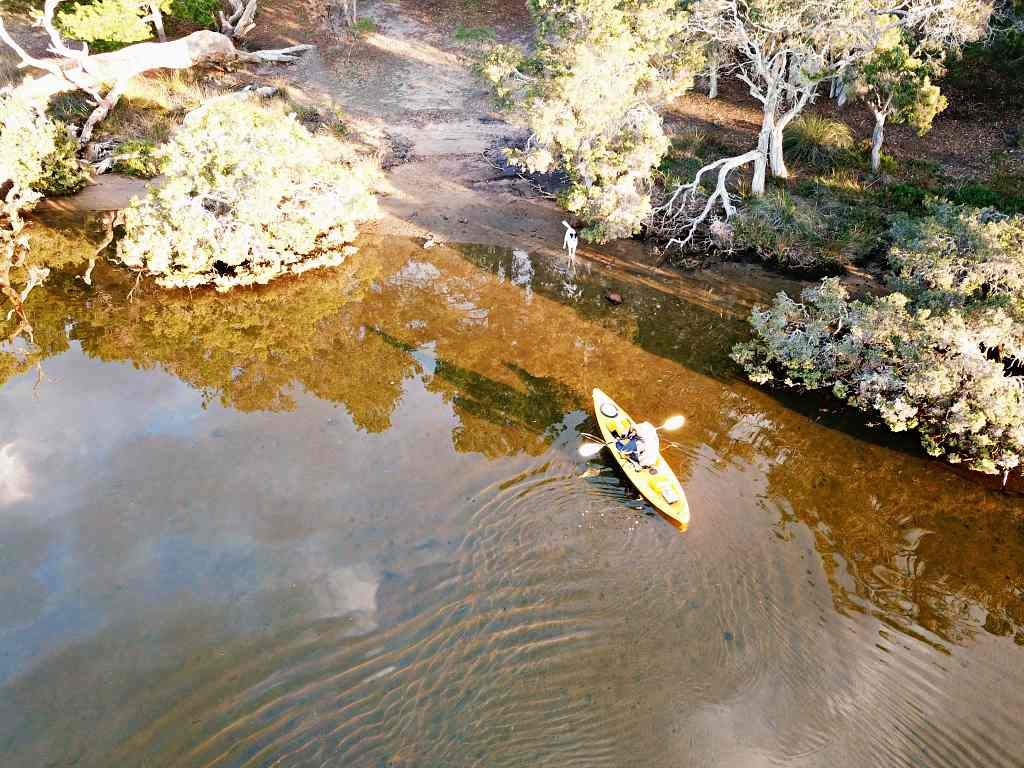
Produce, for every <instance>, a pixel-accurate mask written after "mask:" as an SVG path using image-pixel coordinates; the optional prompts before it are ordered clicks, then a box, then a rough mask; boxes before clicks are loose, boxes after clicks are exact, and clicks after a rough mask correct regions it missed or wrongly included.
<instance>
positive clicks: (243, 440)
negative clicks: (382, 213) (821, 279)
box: [0, 241, 1024, 768]
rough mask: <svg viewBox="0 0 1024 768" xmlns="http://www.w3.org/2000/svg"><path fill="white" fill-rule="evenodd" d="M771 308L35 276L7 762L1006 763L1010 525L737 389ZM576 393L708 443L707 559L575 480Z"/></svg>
mask: <svg viewBox="0 0 1024 768" xmlns="http://www.w3.org/2000/svg"><path fill="white" fill-rule="evenodd" d="M778 287H779V286H778V285H774V284H773V285H766V284H765V285H760V286H754V284H753V283H752V282H751V283H749V284H748V287H745V288H737V287H730V286H729V285H728V284H727V283H726V282H725V281H724V280H723V279H722V278H707V279H703V280H701V279H696V278H695V279H691V280H680V281H673V282H671V283H665V284H661V283H657V282H655V281H651V280H641V279H638V278H635V277H629V276H627V275H624V274H613V273H609V272H606V271H599V270H598V269H597V268H596V267H595V268H587V267H586V266H585V265H580V266H579V268H578V269H577V270H576V271H574V272H573V271H569V270H568V269H567V268H566V267H565V266H564V265H563V264H560V263H557V264H556V263H548V262H546V261H545V260H543V259H541V258H538V257H536V256H530V255H528V254H524V253H513V252H512V251H506V250H503V249H495V248H481V247H463V248H455V249H452V248H436V249H433V250H429V251H425V250H422V249H421V248H419V247H418V246H417V245H415V244H414V243H409V242H404V241H389V242H377V243H369V244H368V245H367V246H366V247H364V249H363V251H362V252H361V253H360V255H358V256H357V257H355V258H354V259H352V260H351V262H350V264H349V265H347V266H345V267H343V268H341V269H340V270H337V271H334V272H330V273H314V274H311V275H307V276H305V277H304V278H303V279H299V280H288V281H284V282H282V283H280V284H278V285H275V286H272V287H270V288H267V289H263V290H258V291H247V292H239V293H236V294H233V295H231V297H229V298H224V297H220V296H215V295H209V294H206V293H202V292H198V293H196V294H194V295H192V296H191V297H190V296H188V295H187V294H168V293H161V292H159V291H158V290H157V289H153V288H147V287H146V286H142V287H141V288H140V289H139V291H138V292H137V293H136V296H135V299H134V301H132V302H131V303H129V302H128V301H127V300H126V295H127V292H128V290H129V289H130V288H131V283H130V281H129V280H128V279H127V278H126V277H125V276H123V275H121V274H119V273H117V272H116V271H114V270H112V269H110V268H103V267H102V266H101V267H98V268H97V271H96V284H95V285H94V286H93V287H92V288H87V287H85V286H84V285H83V284H82V283H81V281H78V280H75V279H74V277H73V276H72V275H70V274H68V275H63V276H57V277H55V278H53V279H52V280H51V282H50V283H49V285H48V287H47V288H46V289H41V290H39V291H38V292H36V293H34V294H33V296H32V297H31V299H30V302H29V310H30V315H31V317H32V319H33V322H34V325H35V329H36V342H37V343H38V347H36V348H34V349H31V350H27V349H25V348H24V346H23V345H22V346H20V347H19V348H18V350H12V349H11V348H10V347H8V348H7V349H6V354H4V355H0V381H3V384H2V386H0V595H2V597H0V764H2V765H4V766H18V767H20V766H25V767H26V768H29V767H31V768H37V767H38V766H51V765H52V766H64V765H73V766H81V767H83V768H85V767H87V766H97V767H99V766H104V767H107V766H147V767H150V768H152V767H155V766H345V767H346V768H348V767H358V766H373V767H377V766H402V767H403V768H405V767H413V766H415V767H417V768H419V767H420V766H429V767H431V768H433V767H434V766H438V767H440V766H523V765H530V766H549V765H550V766H560V767H561V766H572V765H578V766H601V765H608V766H615V767H617V768H618V767H621V766H652V767H660V766H680V765H687V766H700V765H707V766H744V767H746V766H760V765H775V764H785V765H795V766H819V765H830V766H864V765H872V766H889V765H892V766H909V765H927V766H974V765H976V766H1011V765H1021V764H1022V761H1024V735H1022V733H1021V729H1020V723H1021V722H1022V721H1024V530H1022V528H1021V526H1020V524H1019V523H1016V522H1015V518H1014V514H1013V513H1014V511H1015V509H1016V508H1018V507H1019V505H1020V504H1021V503H1022V502H1021V499H1020V497H1014V496H1009V495H1004V494H1001V493H998V492H995V491H993V490H990V489H988V488H987V487H986V486H984V485H982V484H979V483H977V482H975V481H974V480H972V479H969V478H963V477H960V476H958V475H956V474H953V473H952V472H950V471H948V470H947V469H946V468H944V466H943V465H940V464H937V463H935V462H932V461H930V460H927V459H926V458H924V457H922V456H921V455H920V452H919V450H918V449H917V447H916V445H915V442H914V441H913V439H912V438H908V439H905V440H894V439H893V438H892V436H888V435H886V434H883V433H882V432H880V431H878V430H873V429H870V428H869V427H867V426H865V425H864V424H862V423H861V421H860V420H859V419H857V418H856V417H851V416H849V415H844V414H840V413H835V412H832V410H831V409H832V408H834V406H833V405H832V404H831V403H829V402H828V401H826V400H816V399H813V398H796V397H788V398H785V399H779V398H777V397H776V396H773V395H772V394H771V393H768V392H764V391H761V390H758V389H756V388H753V387H750V386H749V385H747V384H746V383H744V382H743V381H741V380H740V379H739V378H737V375H736V371H735V369H734V366H733V365H732V364H731V363H730V362H729V360H728V357H727V355H728V350H729V347H730V345H731V344H732V343H733V341H735V340H736V339H737V338H739V337H740V336H741V335H742V334H743V328H744V324H743V322H742V318H743V316H744V315H745V314H746V311H747V307H748V306H749V304H750V303H751V302H752V301H755V300H758V299H762V300H763V298H764V297H765V296H766V295H767V292H770V291H772V290H775V289H777V288H778ZM607 291H617V292H619V293H621V294H622V295H623V297H624V299H625V303H624V304H623V305H622V306H612V305H611V304H610V303H608V302H607V301H605V299H604V298H603V295H604V293H605V292H607ZM14 351H20V356H16V355H14V354H13V352H14ZM28 353H31V354H30V355H29V356H28V357H26V354H28ZM39 361H41V364H42V368H41V372H40V371H39V370H37V369H36V368H35V367H34V364H35V363H36V362H39ZM594 386H599V387H601V388H603V389H605V390H606V391H608V392H609V393H611V394H613V395H614V396H616V397H618V398H619V399H620V401H621V402H622V404H623V405H624V406H625V407H627V408H628V409H629V410H630V411H631V412H633V413H634V414H643V415H646V416H648V417H650V418H652V419H654V420H660V419H662V418H664V417H665V416H668V415H670V414H672V413H675V412H679V411H682V412H684V413H685V414H686V415H687V417H688V419H689V423H688V425H687V427H686V428H685V429H684V430H682V431H680V432H679V433H676V434H675V435H674V436H673V437H672V440H673V441H674V444H672V445H670V446H669V447H667V448H666V450H665V454H666V457H667V458H668V459H669V461H670V463H671V464H672V466H673V467H674V468H675V469H676V471H677V473H678V474H679V476H680V479H681V480H682V481H683V483H684V485H685V487H686V489H687V494H688V497H689V500H690V506H691V510H692V521H691V525H690V528H689V530H688V531H687V532H686V533H682V534H681V533H679V532H677V531H676V530H675V529H673V528H672V527H670V526H669V525H668V524H667V523H666V522H664V521H663V520H661V519H660V518H658V517H657V516H654V515H652V514H651V513H650V510H649V509H648V508H646V507H645V506H644V504H643V503H641V501H640V500H639V499H638V497H637V496H636V495H635V493H633V492H631V491H630V490H629V489H628V488H627V487H625V485H624V481H623V480H622V479H621V476H620V475H618V474H616V473H615V472H614V471H612V470H611V469H610V468H609V467H608V466H607V464H606V463H605V462H604V461H602V460H591V461H589V462H588V461H586V460H583V459H581V458H579V457H578V456H577V455H576V453H575V448H576V446H577V445H578V442H579V440H578V433H579V431H581V430H592V429H593V422H592V421H591V420H590V417H589V415H588V398H589V392H590V389H591V387H594ZM823 408H824V409H828V410H822V409H823Z"/></svg>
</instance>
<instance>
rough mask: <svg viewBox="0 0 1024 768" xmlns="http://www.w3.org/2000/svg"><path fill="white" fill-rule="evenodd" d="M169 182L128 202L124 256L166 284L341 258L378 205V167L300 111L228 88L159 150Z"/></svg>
mask: <svg viewBox="0 0 1024 768" xmlns="http://www.w3.org/2000/svg"><path fill="white" fill-rule="evenodd" d="M157 157H158V158H159V159H160V160H162V161H163V162H164V163H166V165H165V168H164V174H165V178H166V180H165V182H164V184H163V185H161V186H160V188H159V189H156V190H154V191H153V192H152V193H151V194H150V196H149V197H148V198H146V199H144V200H141V201H140V200H134V201H133V202H132V204H131V205H130V206H129V207H128V208H126V209H125V212H124V213H125V236H124V238H123V239H122V240H121V241H120V242H119V243H118V248H117V255H118V258H119V259H120V261H122V262H123V263H124V264H126V265H127V266H129V267H131V268H132V269H137V270H141V271H144V272H147V273H149V274H151V275H154V276H156V281H157V283H158V284H159V285H162V286H165V287H193V286H199V285H205V284H212V285H214V286H215V287H216V288H217V290H221V291H225V290H228V289H230V288H232V287H234V286H238V285H250V284H253V283H266V282H268V281H269V280H271V279H273V278H274V277H277V276H278V275H282V274H286V273H300V272H304V271H306V270H309V269H313V268H316V267H321V266H333V265H336V264H339V263H341V262H342V261H343V260H344V258H345V257H346V255H348V254H350V253H352V252H353V251H354V250H355V249H354V248H352V247H351V246H349V245H348V244H349V243H351V242H352V240H353V239H354V238H355V236H356V234H357V228H356V225H357V224H358V223H359V222H362V221H366V220H367V219H369V218H371V217H373V216H374V215H375V213H376V210H377V208H376V199H375V198H374V196H373V194H372V191H371V188H372V184H373V182H374V179H375V170H374V169H373V168H372V167H371V166H370V165H369V164H368V163H367V162H365V161H363V160H360V159H358V158H357V157H356V155H355V153H354V150H353V149H352V148H351V147H349V146H347V145H344V144H341V143H340V142H338V141H336V140H335V139H334V138H332V137H330V136H328V135H316V136H314V135H312V134H310V133H309V132H308V131H307V130H306V129H305V128H303V127H302V126H301V125H300V124H299V122H298V120H297V119H296V118H295V116H294V115H290V114H289V115H285V114H283V113H282V112H281V111H279V110H278V111H274V110H272V109H269V108H265V107H263V106H261V105H259V104H256V103H254V102H252V101H248V100H239V99H237V98H222V99H220V100H215V101H213V102H210V103H209V105H208V106H207V107H205V108H203V109H202V110H201V111H198V112H194V113H193V114H192V115H191V116H190V117H189V119H187V120H186V121H185V123H184V125H183V126H182V127H181V128H180V129H179V130H178V132H177V133H176V134H175V135H174V137H173V139H172V140H171V141H170V142H169V143H168V144H166V145H165V146H164V147H162V148H161V150H160V151H159V152H158V153H157Z"/></svg>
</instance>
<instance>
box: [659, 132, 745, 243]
mask: <svg viewBox="0 0 1024 768" xmlns="http://www.w3.org/2000/svg"><path fill="white" fill-rule="evenodd" d="M763 159H764V154H763V153H762V152H761V151H760V150H757V149H752V150H750V151H749V152H745V153H744V154H742V155H737V156H736V157H724V158H722V159H721V160H716V161H715V162H713V163H709V164H707V165H705V166H704V167H703V168H701V169H700V170H699V171H697V175H696V176H695V177H694V179H693V181H692V182H690V183H689V184H682V185H680V186H679V187H677V188H676V189H675V191H674V192H673V193H672V195H671V196H670V197H669V199H668V200H667V201H666V202H665V203H663V204H662V205H660V206H658V207H657V208H655V209H654V211H653V213H652V214H651V220H650V222H649V225H648V228H649V230H650V231H651V232H652V234H654V235H656V236H658V237H660V238H662V239H666V240H667V241H668V242H667V246H666V247H667V248H672V247H673V246H678V247H679V248H680V249H683V248H686V247H687V246H689V245H690V243H691V242H693V238H694V236H695V235H696V234H697V231H698V229H699V228H700V226H701V225H702V224H704V223H705V222H706V221H707V220H708V219H709V218H710V217H711V214H712V213H714V211H715V208H716V207H717V206H718V205H721V206H722V211H723V213H724V214H725V218H726V219H728V218H730V217H731V216H733V215H735V213H736V206H735V204H734V203H733V200H732V196H731V195H730V193H729V189H728V187H727V186H726V184H727V182H728V179H729V174H730V173H732V172H733V171H734V170H736V169H737V168H740V167H742V166H744V165H747V164H748V163H754V162H757V161H758V160H763ZM716 172H717V176H718V179H717V182H716V184H715V189H714V190H713V191H712V192H711V194H710V195H708V196H707V197H706V198H703V196H702V195H701V192H700V182H701V179H702V178H703V177H704V175H705V174H710V173H716ZM701 203H703V205H702V204H701Z"/></svg>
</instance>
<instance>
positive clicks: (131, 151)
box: [113, 139, 164, 179]
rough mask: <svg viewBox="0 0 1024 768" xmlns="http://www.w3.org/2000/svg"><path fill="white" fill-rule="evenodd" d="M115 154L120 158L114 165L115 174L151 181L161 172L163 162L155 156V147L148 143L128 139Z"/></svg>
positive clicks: (158, 156)
mask: <svg viewBox="0 0 1024 768" xmlns="http://www.w3.org/2000/svg"><path fill="white" fill-rule="evenodd" d="M115 154H116V155H118V156H119V157H121V158H122V159H120V160H118V161H117V162H115V163H114V167H113V170H114V172H115V173H123V174H124V175H126V176H135V177H137V178H140V179H152V178H153V177H154V176H159V175H160V173H161V172H162V170H163V166H164V160H163V158H162V156H160V155H159V154H157V146H156V145H155V144H153V143H152V142H150V141H142V140H139V139H130V140H128V141H126V142H124V143H122V144H121V145H120V146H119V147H118V148H117V151H116V152H115Z"/></svg>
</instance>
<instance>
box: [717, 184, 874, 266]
mask: <svg viewBox="0 0 1024 768" xmlns="http://www.w3.org/2000/svg"><path fill="white" fill-rule="evenodd" d="M731 224H732V231H733V243H734V245H735V247H736V248H738V249H740V250H749V251H751V252H753V253H754V254H755V255H756V256H757V257H758V258H760V259H762V260H763V261H766V262H768V263H770V264H774V265H775V266H778V267H782V268H783V269H787V270H793V271H797V272H810V273H818V274H821V273H828V272H835V271H837V270H838V269H839V268H840V267H841V266H842V265H843V264H845V263H848V262H850V261H853V260H856V259H858V258H861V257H862V256H864V255H866V253H867V252H868V251H870V250H872V249H873V248H874V247H875V246H876V245H877V242H878V239H879V235H880V232H879V231H878V224H877V222H875V221H874V220H873V219H872V218H870V217H868V216H867V215H865V214H864V213H862V212H861V211H859V210H857V209H856V208H854V207H852V206H849V205H846V204H843V203H840V202H837V201H836V200H835V199H824V200H807V199H803V198H797V197H792V196H790V195H789V194H787V193H786V192H785V190H781V189H774V190H769V192H768V193H767V194H766V195H765V196H764V197H762V198H758V199H752V200H750V201H749V202H748V204H747V206H746V207H745V208H744V209H743V210H742V211H741V212H740V213H739V214H738V215H737V216H736V217H735V218H733V220H732V221H731Z"/></svg>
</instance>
